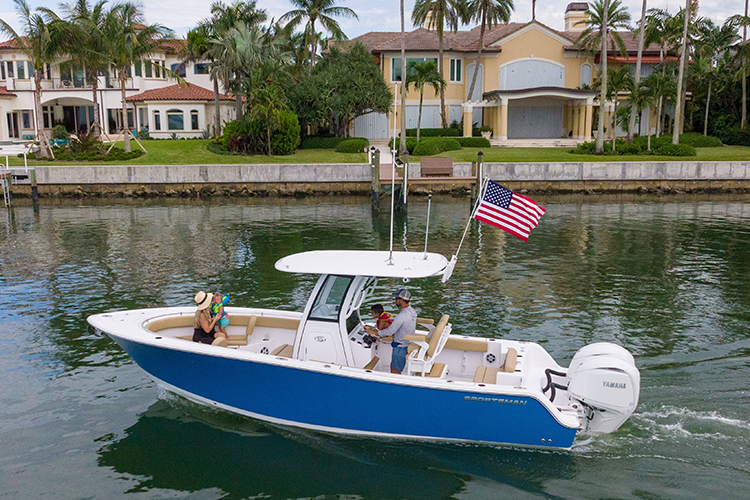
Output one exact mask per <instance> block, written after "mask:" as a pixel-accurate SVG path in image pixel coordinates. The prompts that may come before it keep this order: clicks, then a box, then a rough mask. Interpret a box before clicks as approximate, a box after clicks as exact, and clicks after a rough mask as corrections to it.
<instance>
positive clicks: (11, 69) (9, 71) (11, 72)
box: [8, 61, 14, 78]
mask: <svg viewBox="0 0 750 500" xmlns="http://www.w3.org/2000/svg"><path fill="white" fill-rule="evenodd" d="M8 78H14V74H13V62H12V61H8Z"/></svg>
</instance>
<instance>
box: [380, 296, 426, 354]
mask: <svg viewBox="0 0 750 500" xmlns="http://www.w3.org/2000/svg"><path fill="white" fill-rule="evenodd" d="M416 331H417V311H415V310H414V308H413V307H412V306H411V305H409V306H407V307H404V308H403V309H401V312H399V313H398V314H397V315H396V317H395V318H393V323H392V324H391V326H389V327H388V328H386V329H385V330H380V331H379V332H378V335H379V336H380V337H388V336H389V335H393V341H394V342H398V345H399V346H401V347H406V346H407V345H409V341H408V340H404V335H414V334H415V333H416Z"/></svg>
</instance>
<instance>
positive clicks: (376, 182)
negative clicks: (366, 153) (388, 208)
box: [370, 149, 380, 210]
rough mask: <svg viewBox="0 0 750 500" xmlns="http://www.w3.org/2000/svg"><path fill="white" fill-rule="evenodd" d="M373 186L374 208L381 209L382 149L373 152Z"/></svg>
mask: <svg viewBox="0 0 750 500" xmlns="http://www.w3.org/2000/svg"><path fill="white" fill-rule="evenodd" d="M370 167H371V168H370V170H371V171H372V187H371V188H370V197H371V199H372V209H373V210H380V150H379V149H376V150H375V151H374V152H373V154H372V163H370Z"/></svg>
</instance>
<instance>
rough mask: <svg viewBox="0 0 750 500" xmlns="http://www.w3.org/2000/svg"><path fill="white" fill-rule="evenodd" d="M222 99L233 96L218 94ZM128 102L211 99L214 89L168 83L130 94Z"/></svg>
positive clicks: (228, 99)
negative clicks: (164, 85) (167, 85)
mask: <svg viewBox="0 0 750 500" xmlns="http://www.w3.org/2000/svg"><path fill="white" fill-rule="evenodd" d="M219 99H220V100H222V101H234V96H232V95H228V94H219ZM125 100H126V101H128V102H144V101H213V100H214V91H213V90H208V89H207V88H204V87H200V86H198V85H193V84H190V83H186V84H183V85H180V84H179V83H178V84H176V85H170V86H169V87H164V88H160V89H152V90H147V91H145V92H141V93H140V94H136V95H132V96H130V97H128V98H127V99H125Z"/></svg>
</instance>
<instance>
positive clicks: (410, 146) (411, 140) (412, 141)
mask: <svg viewBox="0 0 750 500" xmlns="http://www.w3.org/2000/svg"><path fill="white" fill-rule="evenodd" d="M400 145H401V138H400V137H399V138H398V139H396V149H399V146H400ZM388 147H389V148H390V149H393V139H391V140H390V141H388ZM416 147H417V139H416V137H407V138H406V150H407V151H408V152H409V154H414V148H416Z"/></svg>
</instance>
